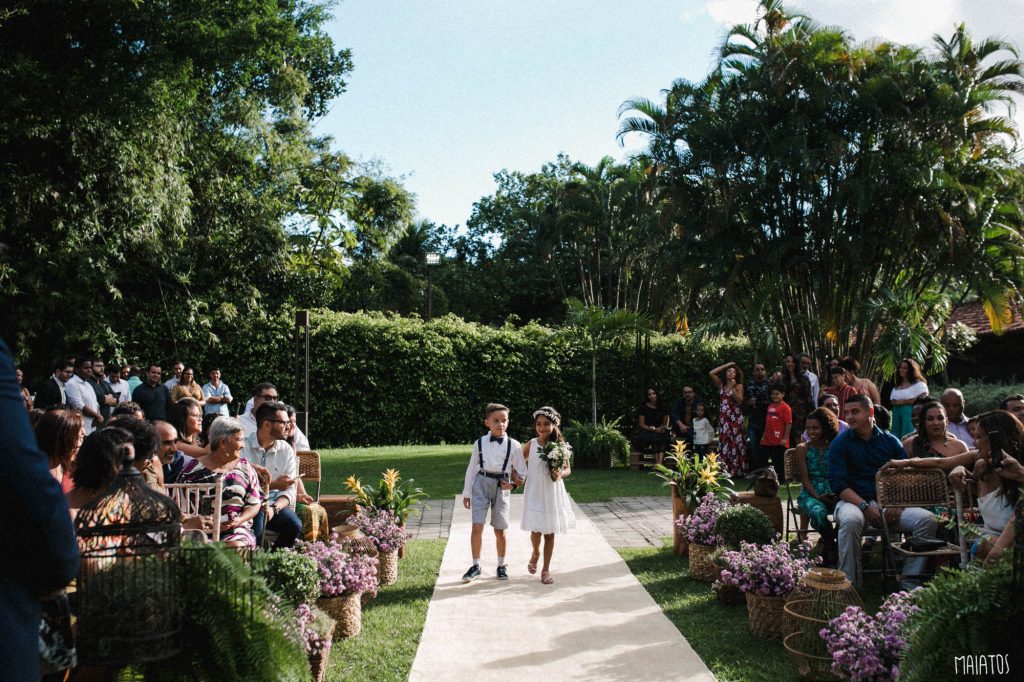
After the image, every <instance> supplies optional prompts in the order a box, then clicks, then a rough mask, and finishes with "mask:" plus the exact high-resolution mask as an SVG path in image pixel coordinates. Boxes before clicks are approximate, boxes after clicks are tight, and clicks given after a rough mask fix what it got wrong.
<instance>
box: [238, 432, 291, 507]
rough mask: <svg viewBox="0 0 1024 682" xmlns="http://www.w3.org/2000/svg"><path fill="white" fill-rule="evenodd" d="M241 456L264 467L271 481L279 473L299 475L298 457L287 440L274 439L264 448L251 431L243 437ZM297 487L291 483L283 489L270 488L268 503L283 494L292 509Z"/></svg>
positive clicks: (279, 474)
mask: <svg viewBox="0 0 1024 682" xmlns="http://www.w3.org/2000/svg"><path fill="white" fill-rule="evenodd" d="M242 457H243V458H245V459H247V460H249V462H250V463H252V464H259V465H260V466H261V467H266V468H267V470H268V471H269V472H270V480H271V481H273V480H274V479H275V478H277V477H278V476H281V475H285V476H288V478H298V477H299V459H298V458H297V457H296V456H295V451H294V450H292V446H291V445H288V441H284V440H275V441H274V444H273V445H272V446H270V447H269V448H267V449H266V450H264V449H263V448H262V447H261V446H260V441H259V438H258V437H257V436H256V434H255V433H251V434H249V435H248V436H246V437H245V445H244V446H243V447H242ZM297 487H298V484H297V483H292V484H291V485H290V486H288V487H287V488H285V489H284V490H271V491H270V504H274V502H275V501H276V500H277V498H278V497H280V496H281V495H284V496H285V497H287V498H288V502H289V503H290V504H291V507H292V509H293V510H294V509H295V490H296V488H297Z"/></svg>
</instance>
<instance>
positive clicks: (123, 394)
mask: <svg viewBox="0 0 1024 682" xmlns="http://www.w3.org/2000/svg"><path fill="white" fill-rule="evenodd" d="M107 383H108V384H110V388H112V389H114V396H115V397H116V398H117V404H118V405H120V404H121V403H126V402H128V401H129V400H131V399H132V390H131V388H130V387H129V386H128V381H127V380H125V379H122V378H121V367H120V366H119V365H115V364H110V365H109V366H108V367H107Z"/></svg>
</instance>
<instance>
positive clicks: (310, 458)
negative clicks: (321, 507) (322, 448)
mask: <svg viewBox="0 0 1024 682" xmlns="http://www.w3.org/2000/svg"><path fill="white" fill-rule="evenodd" d="M296 455H297V456H298V458H299V478H301V479H302V483H303V485H305V484H306V483H316V492H315V493H311V492H310V491H309V489H308V488H307V489H306V492H307V493H309V494H310V496H312V498H313V499H314V500H315V501H319V500H320V453H319V452H317V451H316V450H302V451H300V452H298V453H296Z"/></svg>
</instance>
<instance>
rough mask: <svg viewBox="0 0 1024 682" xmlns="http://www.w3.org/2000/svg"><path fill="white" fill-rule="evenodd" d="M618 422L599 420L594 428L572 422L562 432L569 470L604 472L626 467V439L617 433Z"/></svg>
mask: <svg viewBox="0 0 1024 682" xmlns="http://www.w3.org/2000/svg"><path fill="white" fill-rule="evenodd" d="M618 427H619V420H618V419H613V420H611V421H608V420H606V419H602V420H601V422H600V423H599V424H598V425H597V426H591V425H590V424H587V423H584V422H580V421H578V420H576V419H573V420H571V421H570V422H569V425H568V426H567V427H565V429H564V430H563V435H564V436H565V439H566V440H567V441H569V444H570V445H572V456H573V462H572V466H573V467H579V468H582V469H608V468H609V467H611V466H612V465H613V464H614V463H616V462H618V463H619V464H628V463H629V439H628V438H626V437H625V436H624V435H622V432H621V431H619V429H618Z"/></svg>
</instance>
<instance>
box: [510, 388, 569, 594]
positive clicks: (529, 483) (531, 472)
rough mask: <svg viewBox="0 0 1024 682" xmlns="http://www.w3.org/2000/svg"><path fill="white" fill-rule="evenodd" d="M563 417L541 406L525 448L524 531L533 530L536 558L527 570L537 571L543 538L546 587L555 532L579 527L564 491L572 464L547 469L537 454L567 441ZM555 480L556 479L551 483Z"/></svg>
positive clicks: (544, 580) (531, 538) (531, 540)
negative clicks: (554, 444)
mask: <svg viewBox="0 0 1024 682" xmlns="http://www.w3.org/2000/svg"><path fill="white" fill-rule="evenodd" d="M561 423H562V418H561V416H560V415H559V414H558V412H556V411H555V409H554V408H553V407H542V408H540V409H539V410H537V411H536V412H534V413H533V426H534V429H535V430H536V431H537V437H536V438H534V439H533V440H531V441H530V442H529V443H527V444H526V445H525V446H523V457H524V458H525V459H526V465H527V472H528V473H527V476H526V488H525V490H524V491H523V523H522V529H523V530H528V531H530V542H531V543H532V544H533V555H532V556H531V557H530V563H528V564H527V565H526V570H528V571H529V572H530V573H531V574H533V573H536V572H537V561H538V559H540V537H541V535H543V536H544V568H543V569H542V570H541V573H540V581H541V582H542V583H544V584H545V585H550V584H551V583H553V582H554V580H552V578H551V553H552V552H553V551H554V549H555V533H565V532H567V531H569V530H572V529H574V528H575V527H576V516H575V514H573V512H572V501H571V500H570V499H569V493H567V492H566V491H565V483H564V482H563V481H562V479H563V478H565V477H566V476H568V475H569V472H570V469H569V464H568V463H566V465H565V467H563V468H562V469H561V470H560V471H557V472H554V475H552V472H551V470H550V469H549V468H548V463H547V462H546V461H545V460H544V459H542V458H541V457H539V456H536V453H537V452H538V451H539V450H540V448H543V447H544V446H545V445H547V444H548V443H550V442H551V441H552V440H554V441H556V442H564V439H563V438H562V432H561V431H560V430H559V428H558V427H559V426H560V425H561ZM552 479H554V480H552Z"/></svg>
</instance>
